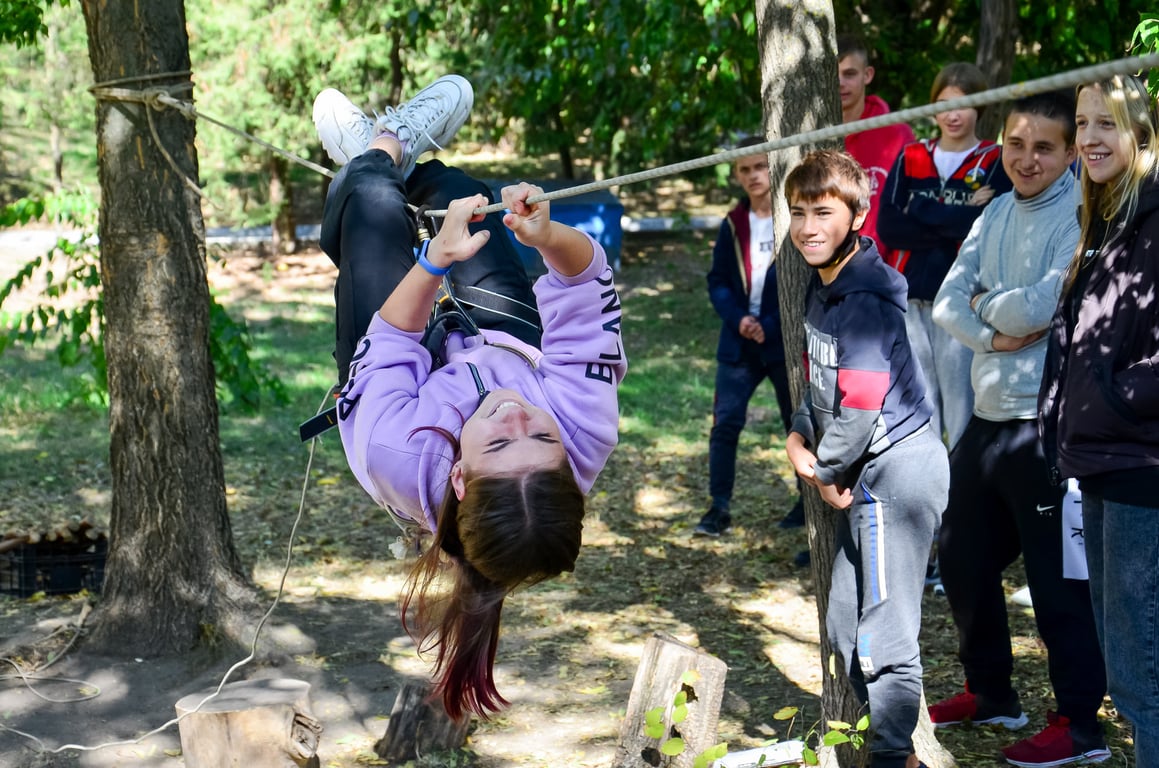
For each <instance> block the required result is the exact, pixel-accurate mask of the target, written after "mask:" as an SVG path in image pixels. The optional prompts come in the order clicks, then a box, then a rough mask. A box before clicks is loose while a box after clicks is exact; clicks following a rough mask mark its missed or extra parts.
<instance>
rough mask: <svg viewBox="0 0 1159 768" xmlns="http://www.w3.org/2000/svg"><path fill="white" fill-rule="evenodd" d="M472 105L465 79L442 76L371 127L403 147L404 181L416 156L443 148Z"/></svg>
mask: <svg viewBox="0 0 1159 768" xmlns="http://www.w3.org/2000/svg"><path fill="white" fill-rule="evenodd" d="M474 104H475V91H474V90H473V89H472V88H471V83H469V82H468V81H467V79H466V78H465V77H460V76H459V75H444V76H443V77H440V78H439V79H438V80H436V81H434V82H433V83H431V84H430V85H428V86H427V87H426V88H423V89H422V90H421V91H419V92H418V93H416V94H415V95H414V97H412V98H411V99H410V101H406V102H403V103H402V104H399V105H398V106H397V107H387V108H386V112H385V113H384V114H383V115H381V116H380V117H379V118H378V120H377V121H375V124H374V128H375V130H374V133H376V134H378V133H382V132H384V131H390V132H391V133H393V134H394V135H395V136H397V137H398V140H399V143H400V144H402V163H401V164H400V165H401V168H400V170H401V171H402V175H403V178H406V177H407V176H409V175H410V172H411V171H412V170H414V167H415V162H417V161H418V159H419V155H421V154H423V153H424V152H427V151H429V150H432V149H443V148H444V147H446V146H447V145H448V144H450V143H451V139H453V138H454V137H455V134H456V133H457V132H458V130H459V129H460V128H462V127H463V123H465V122H467V117H468V116H470V114H471V107H472V106H474Z"/></svg>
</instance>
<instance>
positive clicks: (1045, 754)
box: [1002, 712, 1111, 768]
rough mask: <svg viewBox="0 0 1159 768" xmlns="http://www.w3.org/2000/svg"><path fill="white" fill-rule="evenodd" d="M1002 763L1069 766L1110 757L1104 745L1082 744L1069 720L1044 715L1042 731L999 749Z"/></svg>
mask: <svg viewBox="0 0 1159 768" xmlns="http://www.w3.org/2000/svg"><path fill="white" fill-rule="evenodd" d="M1002 755H1003V756H1004V757H1005V758H1006V762H1008V763H1010V764H1011V765H1019V766H1023V767H1024V768H1047V767H1048V766H1052V765H1068V764H1070V763H1081V764H1083V765H1087V764H1090V763H1101V762H1103V761H1104V760H1106V759H1107V758H1108V757H1110V756H1111V751H1110V750H1109V749H1107V747H1106V745H1105V744H1082V743H1080V742H1079V741H1076V740H1075V738H1074V735H1073V734H1072V733H1071V729H1070V718H1068V717H1063V716H1062V715H1060V714H1058V713H1056V712H1047V713H1046V728H1044V729H1042V730H1041V731H1039V732H1038V733H1036V734H1034V735H1033V736H1031V737H1030V738H1028V739H1023V740H1022V741H1020V742H1018V743H1017V744H1012V745H1011V746H1009V747H1006V748H1005V749H1003V750H1002Z"/></svg>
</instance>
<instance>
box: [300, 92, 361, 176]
mask: <svg viewBox="0 0 1159 768" xmlns="http://www.w3.org/2000/svg"><path fill="white" fill-rule="evenodd" d="M314 128H315V129H317V131H318V138H319V139H321V140H322V148H323V149H325V150H326V154H327V155H329V156H330V159H331V160H333V161H334V162H335V163H337V164H338V165H346V164H347V163H349V162H350V161H351V160H353V159H354V158H355V157H357V156H358V155H361V154H362V153H363V152H365V151H366V148H367V147H368V146H370V142H371V140H372V139H373V138H374V121H373V120H371V119H370V118H369V117H367V116H366V114H365V113H364V112H363V111H362V110H361V109H359V108H358V107H356V106H354V104H353V102H351V101H350V99H348V98H346V96H345V95H344V94H343V93H342V92H341V91H336V90H334V89H333V88H327V89H326V90H324V91H322V92H321V93H319V94H318V96H317V97H316V98H315V99H314Z"/></svg>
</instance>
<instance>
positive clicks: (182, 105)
mask: <svg viewBox="0 0 1159 768" xmlns="http://www.w3.org/2000/svg"><path fill="white" fill-rule="evenodd" d="M189 75H190V72H188V71H184V72H168V73H164V74H159V75H142V76H140V77H123V78H120V79H118V80H108V81H105V82H103V83H97V84H96V85H94V86H92V87H90V88H89V92H90V93H92V94H93V96H95V97H96V98H97V100H104V101H126V102H134V103H137V104H144V105H146V106H147V107H150V110H149V111H148V112H146V116H147V117H148V121H149V132H150V133H151V134H152V135H153V142H154V143H155V144H156V145H157V149H159V150H160V151H161V154H162V155H164V156H165V159H166V160H167V161H168V162H169V165H170V166H171V167H172V168H173V170H174V171H176V172H177V174H178V175H180V176H181V178H182V179H184V180H185V185H186V186H187V187H189V188H190V189H191V190H193V192H194V193H195V194H196V195H197V196H198V197H204V192H202V190H201V188H200V187H199V186H198V185H197V184H196V182H194V181H193V180H192V179H190V178H189V176H188V175H187V174H186V173H185V172H184V171H182V170H181V169H180V168H179V167H178V165H177V162H176V161H175V160H174V159H173V156H172V155H170V154H169V152H168V150H166V149H165V146H164V145H163V144H162V143H161V138H160V136H159V135H158V133H157V128H156V126H155V125H154V124H153V113H152V110H154V109H155V110H157V111H161V109H162V108H164V107H171V108H172V109H175V110H177V111H178V112H180V113H181V114H182V115H184V116H185V118H186V119H188V120H191V121H194V122H196V121H197V120H198V118H200V119H202V120H207V121H209V122H211V123H213V124H214V125H218V126H221V127H222V128H225V129H226V130H227V131H229V132H231V133H233V134H235V135H237V136H240V137H242V138H244V139H246V140H248V141H252V142H253V143H255V144H258V145H260V146H262V147H265V148H266V149H268V150H270V151H271V152H273V153H275V154H277V155H280V156H281V157H284V158H286V159H287V160H290V161H292V162H295V163H297V164H299V165H303V166H305V167H306V168H309V169H310V170H312V171H316V172H318V173H320V174H322V175H323V176H329V177H330V178H334V171H331V170H330V169H329V168H326V167H324V166H321V165H318V164H317V163H315V162H312V161H310V160H307V159H306V158H304V157H299V156H298V155H295V154H294V153H293V152H289V151H287V150H284V149H282V148H281V147H276V146H274V145H273V144H271V143H269V142H268V141H263V140H262V139H259V138H258V137H257V136H254V135H253V134H252V133H247V132H246V131H243V130H241V129H240V128H234V127H233V126H232V125H229V124H228V123H224V122H222V121H221V120H218V119H217V118H215V117H211V116H209V115H207V114H205V113H203V112H198V111H197V108H196V107H195V106H193V103H192V102H190V101H184V100H181V99H177V98H175V96H174V92H175V91H189V90H192V89H193V84H192V83H190V82H186V83H181V84H179V85H174V86H169V87H155V88H147V89H145V90H140V91H139V90H132V89H128V88H118V87H116V86H117V85H120V84H125V83H132V82H139V81H149V80H159V79H166V78H170V77H183V76H184V77H188V76H189Z"/></svg>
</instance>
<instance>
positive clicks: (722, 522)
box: [692, 507, 732, 537]
mask: <svg viewBox="0 0 1159 768" xmlns="http://www.w3.org/2000/svg"><path fill="white" fill-rule="evenodd" d="M731 527H732V515H730V514H729V513H728V510H725V509H717V508H716V507H709V509H708V511H707V512H705V513H704V517H702V518H700V522H699V523H697V524H696V527H695V528H693V529H692V535H694V536H713V537H716V536H719V535H721V534H722V533H724V532H725V531H727V530H728V529H729V528H731Z"/></svg>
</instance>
